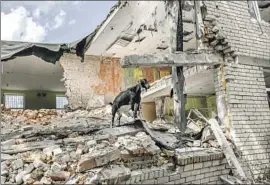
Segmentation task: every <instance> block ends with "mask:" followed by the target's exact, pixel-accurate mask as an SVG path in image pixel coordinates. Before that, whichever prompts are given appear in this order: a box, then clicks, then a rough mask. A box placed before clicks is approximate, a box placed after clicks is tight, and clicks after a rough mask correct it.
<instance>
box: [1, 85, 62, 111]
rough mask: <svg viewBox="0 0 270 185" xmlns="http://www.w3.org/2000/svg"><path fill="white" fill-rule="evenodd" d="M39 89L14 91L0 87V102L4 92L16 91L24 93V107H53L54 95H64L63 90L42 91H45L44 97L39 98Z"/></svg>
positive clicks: (2, 100)
mask: <svg viewBox="0 0 270 185" xmlns="http://www.w3.org/2000/svg"><path fill="white" fill-rule="evenodd" d="M39 92H40V91H14V90H5V89H1V97H2V98H1V104H4V94H5V93H18V94H23V95H24V98H25V99H24V101H25V109H32V110H35V109H55V108H56V95H65V92H53V91H42V92H45V93H47V95H46V97H44V98H39V97H38V96H37V93H39Z"/></svg>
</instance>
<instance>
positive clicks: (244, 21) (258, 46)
mask: <svg viewBox="0 0 270 185" xmlns="http://www.w3.org/2000/svg"><path fill="white" fill-rule="evenodd" d="M204 3H205V4H206V6H207V15H208V16H209V15H211V16H213V17H215V18H216V20H217V27H218V28H219V29H220V31H222V32H223V33H224V34H225V35H226V37H227V39H226V41H227V42H229V45H230V46H231V48H232V50H234V51H236V54H237V55H243V56H251V57H255V58H261V59H267V60H269V59H270V24H269V23H266V22H263V21H261V22H260V24H261V28H262V30H261V29H260V26H259V24H258V22H257V21H256V20H255V19H252V17H251V15H250V13H249V7H248V3H247V1H204Z"/></svg>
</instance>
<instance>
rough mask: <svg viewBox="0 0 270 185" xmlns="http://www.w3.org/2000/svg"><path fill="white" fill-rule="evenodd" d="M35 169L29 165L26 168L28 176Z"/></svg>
mask: <svg viewBox="0 0 270 185" xmlns="http://www.w3.org/2000/svg"><path fill="white" fill-rule="evenodd" d="M34 169H35V166H34V164H29V165H28V166H27V167H26V168H25V170H24V171H25V172H26V173H27V174H28V173H31V172H32V171H33V170H34Z"/></svg>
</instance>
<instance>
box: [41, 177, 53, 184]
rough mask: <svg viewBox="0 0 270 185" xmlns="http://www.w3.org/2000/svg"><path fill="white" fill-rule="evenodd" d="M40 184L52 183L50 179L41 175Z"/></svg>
mask: <svg viewBox="0 0 270 185" xmlns="http://www.w3.org/2000/svg"><path fill="white" fill-rule="evenodd" d="M40 183H41V184H52V182H51V181H50V179H49V178H48V177H42V178H41V180H40Z"/></svg>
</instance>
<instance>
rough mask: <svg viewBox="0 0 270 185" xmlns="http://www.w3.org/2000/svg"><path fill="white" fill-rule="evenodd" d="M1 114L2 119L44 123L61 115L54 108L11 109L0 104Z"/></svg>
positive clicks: (25, 122) (26, 122)
mask: <svg viewBox="0 0 270 185" xmlns="http://www.w3.org/2000/svg"><path fill="white" fill-rule="evenodd" d="M1 110H2V112H1V116H2V119H3V121H5V122H9V123H10V124H12V123H14V122H15V123H22V124H46V123H47V122H48V121H50V120H52V119H55V118H57V117H59V116H60V115H61V112H57V111H56V110H55V109H40V110H27V109H26V110H11V109H10V108H8V107H5V106H4V105H3V104H1Z"/></svg>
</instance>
